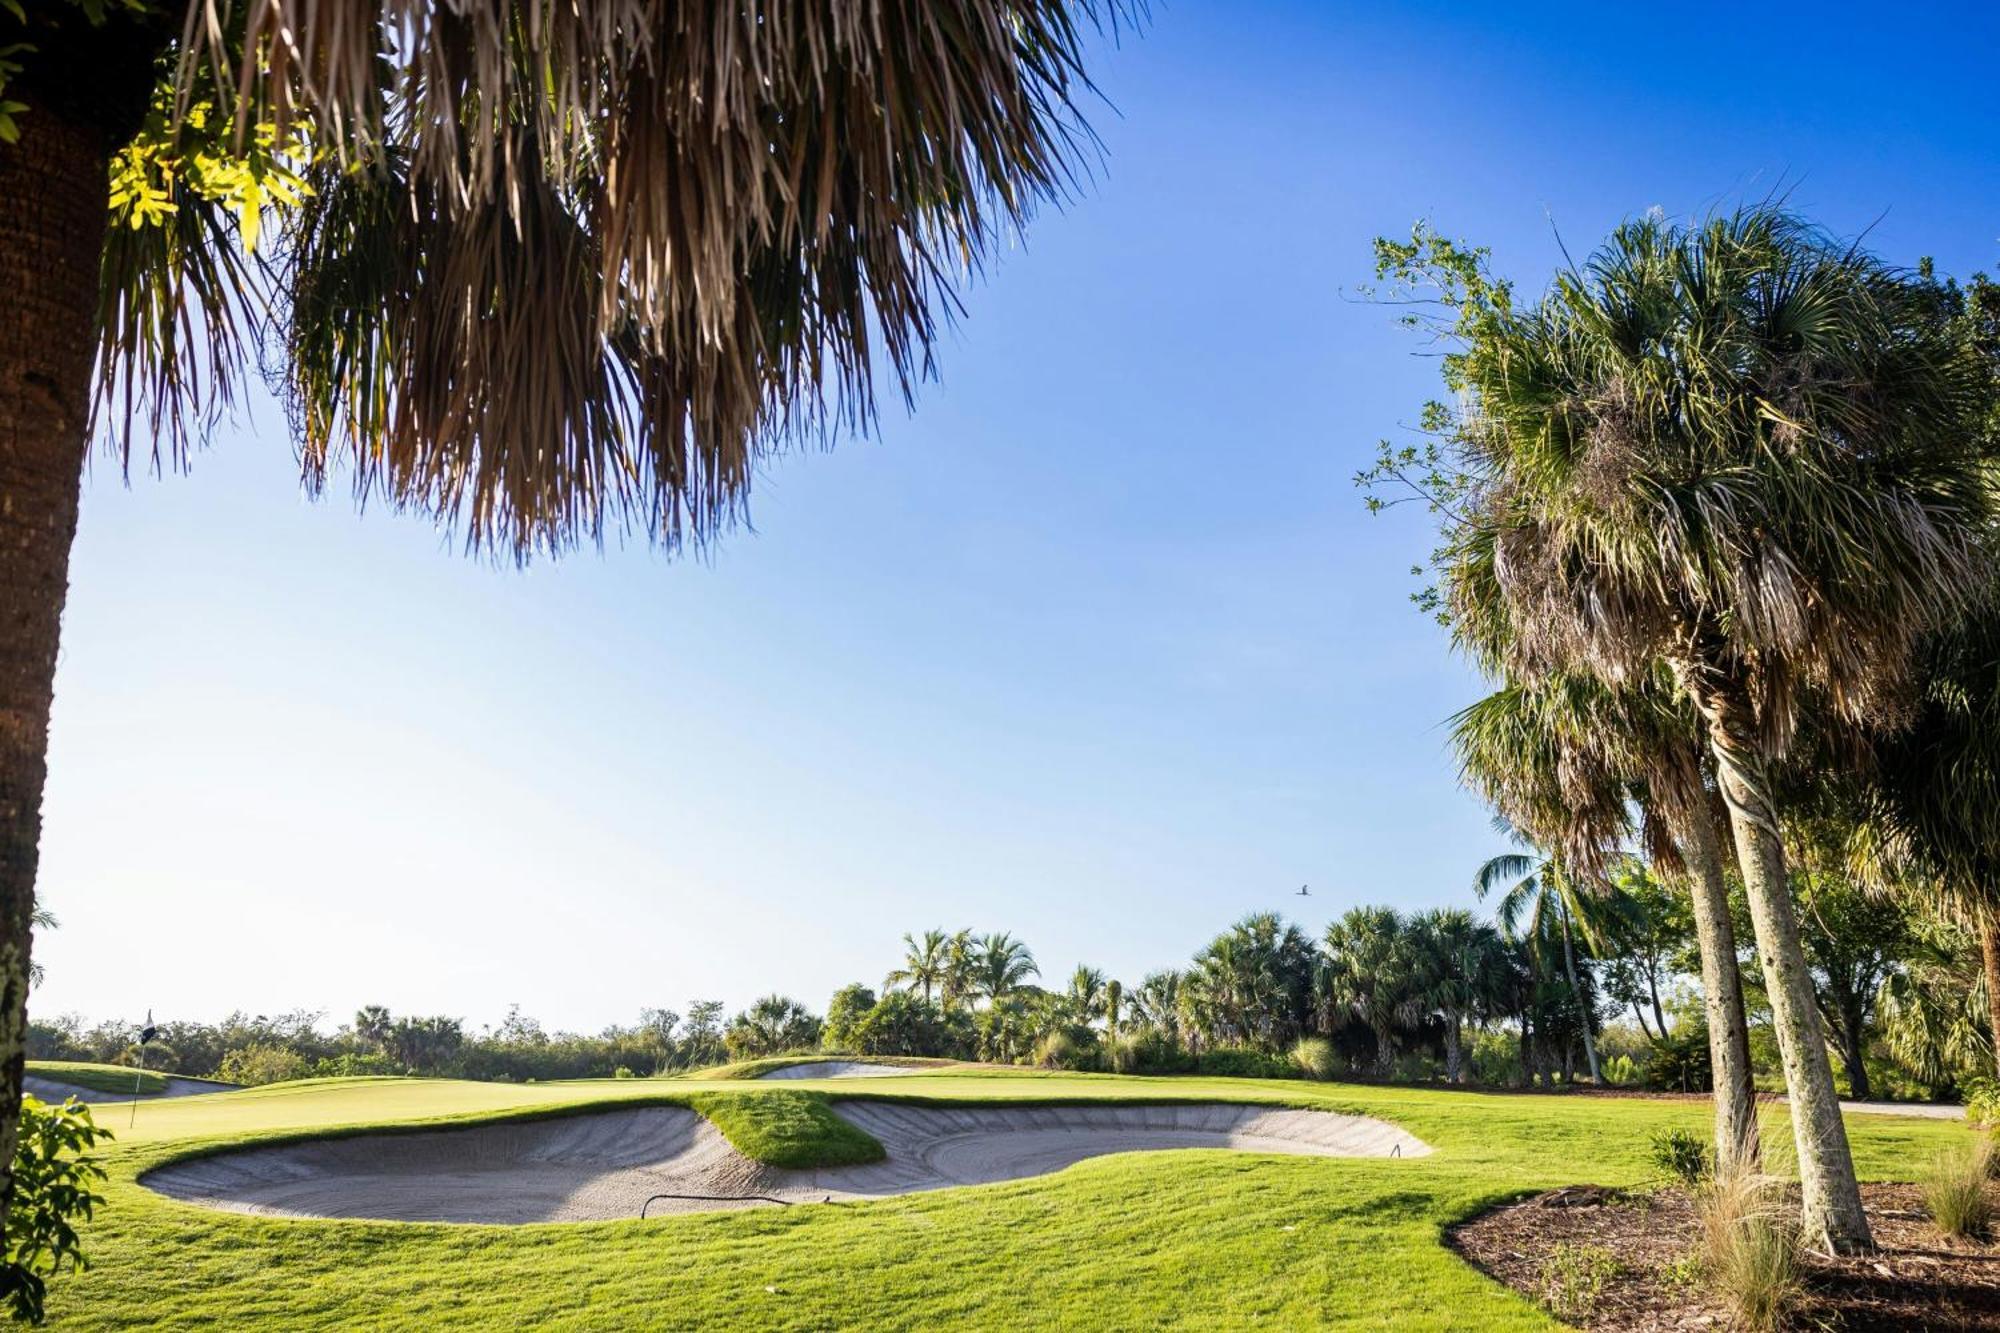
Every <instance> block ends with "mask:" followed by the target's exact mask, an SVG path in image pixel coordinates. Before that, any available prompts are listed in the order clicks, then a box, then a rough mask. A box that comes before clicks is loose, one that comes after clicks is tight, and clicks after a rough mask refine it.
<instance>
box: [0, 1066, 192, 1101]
mask: <svg viewBox="0 0 2000 1333" xmlns="http://www.w3.org/2000/svg"><path fill="white" fill-rule="evenodd" d="M28 1072H29V1073H30V1074H33V1075H35V1076H36V1077H37V1078H47V1079H54V1080H56V1081H57V1082H59V1083H67V1084H69V1085H70V1086H71V1087H73V1088H87V1089H89V1090H90V1091H91V1092H110V1093H124V1094H125V1095H127V1096H130V1095H131V1094H132V1088H133V1080H134V1079H135V1078H136V1079H137V1080H138V1084H137V1086H138V1089H139V1095H140V1096H141V1097H157V1096H158V1095H159V1094H161V1093H163V1092H165V1091H166V1090H167V1080H166V1079H165V1078H163V1077H161V1076H160V1075H159V1074H156V1073H154V1072H153V1071H152V1070H150V1069H127V1068H126V1067H125V1066H123V1065H94V1064H88V1063H86V1062H84V1061H82V1060H30V1061H28Z"/></svg>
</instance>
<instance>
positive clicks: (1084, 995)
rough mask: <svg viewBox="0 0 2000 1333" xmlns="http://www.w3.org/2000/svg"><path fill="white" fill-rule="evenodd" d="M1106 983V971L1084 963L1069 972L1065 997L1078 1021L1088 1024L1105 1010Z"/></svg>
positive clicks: (1072, 1014)
mask: <svg viewBox="0 0 2000 1333" xmlns="http://www.w3.org/2000/svg"><path fill="white" fill-rule="evenodd" d="M1105 984H1106V983H1105V979H1104V973H1102V972H1100V971H1099V970H1098V969H1096V968H1094V967H1090V966H1087V965H1085V964H1083V963H1078V964H1077V965H1076V971H1074V972H1072V973H1070V974H1069V990H1068V991H1067V992H1066V993H1065V994H1064V996H1063V999H1064V1002H1065V1003H1067V1004H1068V1006H1069V1012H1070V1016H1071V1017H1072V1018H1073V1019H1074V1020H1075V1021H1076V1022H1078V1023H1082V1024H1086V1025H1088V1024H1090V1023H1093V1022H1095V1021H1096V1020H1097V1017H1098V1016H1099V1015H1100V1014H1102V1013H1103V1012H1104V993H1105Z"/></svg>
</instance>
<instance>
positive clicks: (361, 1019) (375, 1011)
mask: <svg viewBox="0 0 2000 1333" xmlns="http://www.w3.org/2000/svg"><path fill="white" fill-rule="evenodd" d="M395 1026H396V1020H395V1019H393V1018H391V1017H390V1016H389V1011H388V1009H387V1008H385V1007H383V1006H382V1005H379V1004H365V1005H363V1006H361V1008H359V1009H357V1010H355V1011H354V1035H355V1036H356V1037H357V1038H359V1039H360V1040H362V1041H365V1042H367V1043H368V1044H369V1045H370V1046H372V1047H374V1048H375V1049H376V1050H378V1051H379V1050H381V1049H383V1047H384V1045H385V1044H386V1043H387V1042H388V1040H389V1034H390V1032H392V1031H393V1030H394V1029H395Z"/></svg>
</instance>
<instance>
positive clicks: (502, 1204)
mask: <svg viewBox="0 0 2000 1333" xmlns="http://www.w3.org/2000/svg"><path fill="white" fill-rule="evenodd" d="M835 1110H836V1111H837V1112H838V1113H839V1114H840V1115H841V1116H842V1117H843V1118H845V1119H846V1120H848V1121H849V1122H851V1123H852V1124H855V1125H857V1126H859V1127H860V1128H862V1129H865V1130H867V1131H868V1132H869V1133H871V1134H873V1135H874V1136H875V1137H876V1138H877V1139H879V1140H880V1141H881V1143H882V1146H883V1147H884V1148H885V1149H887V1151H888V1160H887V1161H883V1162H878V1163H875V1164H873V1165H870V1166H847V1167H829V1168H825V1169H821V1170H812V1171H788V1170H783V1169H780V1168H777V1167H768V1166H760V1165H758V1164H757V1163H755V1162H752V1161H750V1160H749V1159H748V1158H746V1157H744V1156H743V1155H742V1154H740V1153H738V1152H737V1151H736V1150H735V1149H734V1148H732V1147H730V1146H729V1143H728V1141H727V1140H726V1139H724V1138H723V1137H722V1135H721V1134H720V1133H718V1132H717V1131H716V1129H715V1128H714V1126H712V1125H710V1124H709V1123H708V1121H706V1120H704V1119H703V1118H702V1117H700V1116H699V1115H697V1114H695V1113H694V1112H693V1111H688V1110H684V1109H682V1108H680V1107H667V1106H659V1107H640V1108H635V1109H632V1110H623V1111H604V1112H598V1113H594V1114H589V1115H575V1116H565V1117H561V1118H558V1119H550V1120H537V1121H526V1122H518V1123H514V1124H504V1125H482V1126H476V1127H473V1128H469V1129H450V1130H424V1131H419V1132H415V1133H407V1134H365V1135H357V1136H355V1137H352V1138H344V1139H319V1140H314V1141H312V1142H307V1143H300V1144H293V1145H290V1146H285V1147H275V1148H253V1149H248V1150H245V1151H241V1152H232V1153H224V1154H220V1155H217V1156H213V1157H207V1158H198V1159H195V1160H192V1161H187V1162H182V1163H178V1164H174V1165H170V1166H164V1167H160V1168H158V1169H157V1170H153V1171H149V1172H147V1173H146V1174H145V1175H143V1176H142V1177H140V1183H142V1184H144V1185H146V1186H148V1187H150V1188H152V1189H155V1190H158V1191H160V1192H161V1193H162V1194H167V1195H170V1196H172V1197H174V1198H176V1199H183V1200H186V1201H188V1202H191V1203H199V1204H206V1205H208V1206H210V1207H216V1208H228V1209H233V1210H235V1211H238V1212H250V1213H265V1214H276V1215H280V1216H291V1217H378V1218H393V1219H397V1220H402V1221H438V1222H569V1221H588V1220H598V1219H612V1218H629V1217H637V1216H638V1215H639V1209H640V1207H641V1205H643V1204H644V1203H645V1202H646V1199H647V1197H648V1196H650V1195H653V1194H661V1193H678V1194H718V1195H728V1196H731V1197H732V1198H737V1197H740V1196H743V1195H749V1194H767V1195H771V1196H773V1197H775V1198H779V1199H784V1200H787V1201H793V1202H816V1201H819V1200H823V1199H827V1198H829V1197H831V1198H833V1199H836V1200H853V1199H869V1198H878V1197H881V1196H884V1195H890V1194H908V1193H912V1192H914V1191H918V1190H933V1189H946V1188H949V1187H951V1186H954V1185H977V1184H983V1183H985V1182H988V1181H995V1180H1013V1179H1017V1178H1019V1177H1022V1176H1036V1175H1043V1174H1046V1173H1048V1172H1051V1171H1059V1170H1061V1169H1062V1168H1064V1167H1066V1166H1069V1165H1071V1164H1072V1163H1075V1162H1080V1161H1082V1160H1083V1159H1085V1158H1087V1157H1097V1156H1101V1155H1103V1154H1105V1153H1119V1152H1141V1151H1147V1150H1152V1149H1161V1148H1231V1149H1236V1150H1238V1151H1242V1152H1260V1153H1284V1154H1289V1155H1295V1156H1311V1157H1387V1156H1391V1155H1396V1154H1400V1155H1401V1156H1404V1157H1420V1156H1423V1155H1425V1154H1426V1153H1428V1152H1429V1151H1430V1149H1429V1147H1427V1146H1426V1145H1425V1144H1424V1143H1422V1142H1421V1141H1420V1140H1418V1139H1416V1138H1414V1137H1412V1136H1411V1135H1409V1134H1407V1133H1405V1132H1404V1131H1402V1130H1400V1129H1397V1128H1396V1127H1395V1126H1393V1125H1388V1124H1385V1123H1383V1122H1382V1121H1379V1120H1372V1119H1368V1118H1366V1117H1363V1116H1345V1115H1334V1114H1332V1113H1330V1112H1326V1111H1291V1110H1269V1109H1263V1108H1259V1107H1254V1106H1231V1105H1225V1104H1221V1103H1211V1104H1207V1105H1197V1106H1104V1105H1100V1106H1038V1107H993V1106H968V1107H964V1108H962V1109H961V1108H943V1107H929V1106H902V1105H896V1104H894V1103H889V1102H843V1103H841V1104H840V1105H838V1106H837V1107H836V1108H835ZM748 1206H756V1205H755V1204H746V1203H737V1202H729V1201H722V1202H713V1201H699V1200H666V1201H662V1202H660V1203H655V1204H653V1205H652V1207H651V1209H650V1212H651V1213H652V1214H659V1213H665V1212H698V1211H706V1210H711V1209H717V1208H732V1207H748Z"/></svg>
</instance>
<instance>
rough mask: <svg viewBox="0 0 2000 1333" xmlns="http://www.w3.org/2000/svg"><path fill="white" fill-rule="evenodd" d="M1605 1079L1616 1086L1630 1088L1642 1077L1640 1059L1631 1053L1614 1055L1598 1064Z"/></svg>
mask: <svg viewBox="0 0 2000 1333" xmlns="http://www.w3.org/2000/svg"><path fill="white" fill-rule="evenodd" d="M1598 1068H1599V1069H1601V1070H1603V1072H1604V1081H1605V1082H1606V1083H1608V1084H1610V1085H1611V1086H1612V1087H1614V1088H1629V1087H1631V1086H1632V1085H1633V1084H1635V1083H1637V1082H1638V1081H1639V1078H1640V1074H1639V1064H1638V1061H1636V1060H1634V1059H1633V1058H1632V1057H1631V1056H1629V1055H1614V1056H1612V1057H1611V1058H1610V1059H1609V1060H1606V1061H1604V1062H1603V1063H1602V1064H1600V1065H1599V1066H1598Z"/></svg>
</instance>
